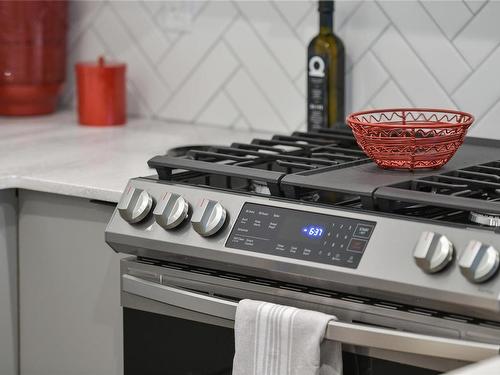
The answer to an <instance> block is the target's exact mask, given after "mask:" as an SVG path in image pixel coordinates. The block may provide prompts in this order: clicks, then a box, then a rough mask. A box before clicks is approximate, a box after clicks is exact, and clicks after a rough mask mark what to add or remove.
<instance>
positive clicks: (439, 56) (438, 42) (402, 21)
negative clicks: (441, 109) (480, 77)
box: [380, 1, 470, 92]
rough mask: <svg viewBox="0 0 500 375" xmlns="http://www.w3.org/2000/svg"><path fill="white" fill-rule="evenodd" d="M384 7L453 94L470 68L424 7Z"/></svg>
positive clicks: (392, 4)
mask: <svg viewBox="0 0 500 375" xmlns="http://www.w3.org/2000/svg"><path fill="white" fill-rule="evenodd" d="M380 5H381V6H382V7H383V8H384V10H385V12H386V13H387V14H388V15H389V17H390V18H391V20H392V22H393V24H394V25H395V26H396V28H397V30H398V31H399V32H400V33H402V34H403V35H404V37H405V39H406V41H407V42H408V43H409V44H410V45H411V46H412V47H413V49H414V50H415V51H416V53H417V54H418V55H419V56H420V58H421V59H422V61H423V62H424V63H425V64H426V65H427V66H428V67H429V69H430V71H431V72H433V73H434V75H435V76H436V77H437V79H438V80H439V82H440V83H441V84H442V85H443V87H444V88H445V90H446V91H447V92H452V91H453V90H454V89H455V88H456V87H457V86H458V85H459V84H460V82H462V81H463V80H464V78H465V77H466V76H467V75H468V74H469V72H470V68H469V67H468V66H467V63H466V62H465V61H464V59H463V58H462V56H460V54H459V53H458V52H457V51H456V49H455V48H453V46H452V45H451V44H450V42H449V41H448V39H447V38H446V37H445V36H444V35H443V34H442V33H441V31H440V30H439V28H438V27H437V26H436V24H435V22H434V21H433V20H432V19H431V18H430V17H429V15H428V14H427V12H425V10H424V9H423V7H422V6H421V5H420V4H419V3H418V2H416V1H407V2H390V3H389V2H380Z"/></svg>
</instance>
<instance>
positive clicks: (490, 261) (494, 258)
mask: <svg viewBox="0 0 500 375" xmlns="http://www.w3.org/2000/svg"><path fill="white" fill-rule="evenodd" d="M499 261H500V254H499V253H498V250H497V249H495V248H494V247H493V246H490V245H486V244H483V243H481V242H479V241H470V242H469V245H467V247H466V248H465V250H464V253H463V254H462V256H461V257H460V261H459V262H458V265H459V267H460V271H461V272H462V275H464V276H465V277H466V278H467V279H468V280H469V281H471V282H473V283H482V282H484V281H487V280H488V279H490V278H491V277H492V276H493V275H494V274H495V273H496V272H497V270H498V263H499Z"/></svg>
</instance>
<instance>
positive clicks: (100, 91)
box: [75, 57, 127, 126]
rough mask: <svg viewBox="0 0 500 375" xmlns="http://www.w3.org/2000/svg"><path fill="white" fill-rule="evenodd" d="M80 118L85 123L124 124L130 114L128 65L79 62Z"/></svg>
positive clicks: (76, 67)
mask: <svg viewBox="0 0 500 375" xmlns="http://www.w3.org/2000/svg"><path fill="white" fill-rule="evenodd" d="M75 71H76V84H77V89H78V120H79V122H80V124H82V125H94V126H105V125H123V124H125V122H126V121H127V117H126V84H125V71H126V65H125V64H121V63H107V62H106V61H104V58H102V57H100V58H99V60H98V61H97V62H82V63H78V64H76V66H75Z"/></svg>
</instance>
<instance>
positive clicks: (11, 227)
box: [0, 190, 18, 375]
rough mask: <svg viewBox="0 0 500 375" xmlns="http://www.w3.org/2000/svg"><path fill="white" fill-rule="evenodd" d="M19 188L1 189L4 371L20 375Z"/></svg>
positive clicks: (0, 352)
mask: <svg viewBox="0 0 500 375" xmlns="http://www.w3.org/2000/svg"><path fill="white" fill-rule="evenodd" d="M16 204H17V198H16V192H15V191H14V190H3V191H0V374H1V375H16V374H17V367H18V353H17V348H18V335H17V333H18V323H17V213H16Z"/></svg>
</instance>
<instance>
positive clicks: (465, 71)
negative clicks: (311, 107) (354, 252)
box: [64, 0, 500, 138]
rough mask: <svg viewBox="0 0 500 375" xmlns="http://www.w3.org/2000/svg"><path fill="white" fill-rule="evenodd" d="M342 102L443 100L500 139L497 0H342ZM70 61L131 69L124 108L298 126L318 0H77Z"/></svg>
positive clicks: (273, 127)
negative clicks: (103, 60) (110, 62)
mask: <svg viewBox="0 0 500 375" xmlns="http://www.w3.org/2000/svg"><path fill="white" fill-rule="evenodd" d="M336 7H337V10H336V13H335V28H336V30H337V33H338V34H339V35H340V37H341V38H342V39H343V41H344V43H345V45H346V50H347V72H346V74H347V77H346V79H347V89H346V96H347V109H348V111H351V110H358V109H364V108H371V107H397V106H420V107H446V108H460V109H463V110H466V111H470V112H472V113H473V114H474V115H475V116H476V119H477V120H476V123H475V125H474V127H473V129H472V130H471V132H472V133H473V134H475V135H477V136H483V137H489V138H500V125H498V122H499V120H500V48H499V45H500V1H492V0H490V1H481V0H477V1H474V0H464V1H458V0H453V1H435V0H420V1H414V0H407V1H384V0H379V1H369V0H365V1H337V5H336ZM70 10H71V31H70V43H69V52H70V58H69V69H68V85H67V87H66V92H65V94H64V101H65V103H66V104H71V103H74V77H73V64H74V63H75V62H76V61H80V60H89V59H94V58H96V57H97V56H98V55H104V56H106V57H108V58H110V59H114V60H120V61H124V62H126V63H127V66H128V78H129V85H128V91H129V93H128V105H129V112H130V113H131V114H136V115H141V116H148V117H155V118H161V119H167V120H175V121H181V122H194V123H197V124H199V125H200V126H206V125H215V126H221V127H228V128H231V127H232V128H245V129H255V130H264V131H272V132H286V131H291V130H295V129H297V128H303V127H305V109H306V104H305V88H306V78H305V66H306V46H307V43H308V42H309V40H310V39H311V37H312V36H313V35H314V34H315V33H316V32H317V28H318V26H317V23H318V22H317V12H316V5H315V3H314V2H313V1H278V0H268V1H184V2H171V1H169V2H154V1H141V0H138V1H104V2H103V1H101V2H92V1H73V2H72V3H71V5H70Z"/></svg>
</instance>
